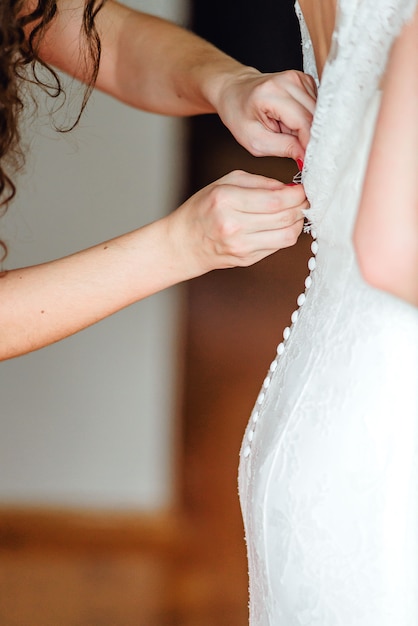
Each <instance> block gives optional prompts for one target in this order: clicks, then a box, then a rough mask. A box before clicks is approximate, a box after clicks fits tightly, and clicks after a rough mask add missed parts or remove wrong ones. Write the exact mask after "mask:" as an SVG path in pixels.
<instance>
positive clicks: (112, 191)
mask: <svg viewBox="0 0 418 626" xmlns="http://www.w3.org/2000/svg"><path fill="white" fill-rule="evenodd" d="M132 4H133V5H134V6H137V7H138V8H141V9H144V10H147V11H149V12H151V13H156V14H158V15H163V16H166V17H169V18H170V19H176V20H177V21H180V22H182V21H183V20H184V18H185V4H184V2H182V0H165V1H158V2H155V1H154V2H152V1H151V0H147V1H145V0H144V1H137V2H132ZM41 112H42V111H41ZM28 127H30V131H28V134H27V140H28V143H29V144H30V154H31V156H30V158H28V163H27V168H26V173H25V174H24V175H22V176H21V177H20V180H19V195H18V198H17V200H16V202H15V203H14V205H13V206H12V207H10V209H9V212H8V214H7V216H6V217H5V218H2V219H1V221H0V227H1V229H2V234H3V236H5V237H6V238H7V241H8V243H9V247H10V256H9V260H8V266H9V267H16V266H21V265H26V264H34V263H38V262H42V261H44V260H48V259H51V258H54V257H57V256H62V255H64V254H67V253H70V252H73V251H76V250H78V249H81V248H83V247H85V246H88V245H91V244H94V243H97V242H99V241H101V240H104V239H106V238H108V237H111V236H114V235H117V234H120V233H122V232H124V231H128V230H131V229H133V228H135V227H137V226H139V225H140V224H143V223H146V222H149V221H151V220H153V219H156V218H157V217H158V216H160V215H163V214H164V213H165V212H167V211H168V210H170V209H171V208H173V207H174V206H176V204H177V203H178V199H179V189H180V180H181V176H182V171H181V161H182V159H181V156H182V141H181V138H182V127H181V123H179V122H178V121H175V120H169V119H165V118H162V117H158V116H152V115H149V114H144V113H139V112H137V111H134V110H132V109H130V108H128V107H125V106H123V105H121V104H119V103H116V102H115V101H113V100H112V99H111V98H109V97H107V96H104V95H102V94H95V95H94V97H93V98H92V100H91V102H90V104H89V107H88V110H87V112H86V114H85V115H84V116H83V118H82V122H81V124H80V127H79V128H78V129H77V130H76V131H74V132H72V133H71V135H67V136H58V135H57V134H56V133H55V132H54V131H52V130H51V129H50V127H49V124H48V121H47V119H46V118H45V116H44V117H43V118H42V119H41V121H39V122H36V123H33V121H32V120H31V121H30V124H28ZM179 157H180V158H179ZM180 308H181V289H180V290H179V289H178V288H177V289H171V290H168V291H166V292H164V293H161V294H159V295H157V296H154V297H152V298H149V299H148V300H146V301H144V302H141V303H139V304H137V305H135V306H133V307H131V308H130V309H127V310H125V311H123V312H121V313H119V314H117V315H115V316H114V317H113V318H111V319H108V320H105V321H104V322H101V323H100V324H98V325H96V326H95V327H93V328H91V329H88V330H86V331H83V332H82V333H80V334H78V335H76V336H74V337H72V338H69V339H67V340H65V341H63V342H61V343H59V344H56V345H54V346H51V347H48V348H46V349H44V350H41V351H38V352H36V353H33V354H30V355H26V356H24V357H20V358H18V359H15V360H12V361H9V362H4V363H2V364H0V504H10V503H12V504H27V503H31V504H37V505H44V504H45V505H51V504H52V505H58V506H60V505H75V506H84V505H86V506H103V507H113V506H117V507H124V508H133V509H141V510H143V509H145V510H153V509H164V508H166V507H167V506H169V504H170V502H171V501H172V498H173V447H174V446H173V431H174V428H173V422H174V416H175V395H176V381H177V371H178V362H177V358H178V334H179V331H178V329H179V319H180Z"/></svg>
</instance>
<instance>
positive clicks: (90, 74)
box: [0, 0, 105, 261]
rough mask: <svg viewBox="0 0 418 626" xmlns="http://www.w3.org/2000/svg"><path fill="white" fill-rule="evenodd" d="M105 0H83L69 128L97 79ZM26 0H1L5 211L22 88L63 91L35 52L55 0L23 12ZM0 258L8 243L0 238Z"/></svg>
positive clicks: (0, 192)
mask: <svg viewBox="0 0 418 626" xmlns="http://www.w3.org/2000/svg"><path fill="white" fill-rule="evenodd" d="M104 2H105V0H85V6H84V14H83V21H82V27H81V43H80V48H81V50H80V51H81V52H82V53H83V54H84V59H85V64H86V70H87V75H86V78H85V83H86V88H85V91H84V95H83V99H82V102H81V106H80V109H79V112H78V115H77V116H76V119H75V121H74V122H73V123H71V124H70V125H69V126H68V127H67V128H61V129H59V130H61V131H64V132H66V131H68V130H71V129H72V128H74V126H76V124H77V123H78V121H79V119H80V116H81V114H82V112H83V110H84V108H85V106H86V104H87V101H88V99H89V96H90V93H91V91H92V89H93V87H94V84H95V82H96V78H97V74H98V71H99V64H100V53H101V46H100V38H99V35H98V32H97V30H96V27H95V17H96V15H97V13H98V11H99V10H100V9H101V7H102V6H103V4H104ZM26 4H27V3H26V2H25V0H0V207H1V210H2V211H3V212H4V211H5V210H6V208H7V205H8V203H9V202H10V200H11V199H12V198H13V197H14V195H15V193H16V187H15V184H14V182H13V180H12V178H11V174H10V173H9V168H10V170H11V171H12V172H13V171H16V169H17V168H18V167H19V166H21V165H22V164H23V161H24V157H23V153H22V150H21V149H20V133H19V118H20V114H21V113H22V111H23V108H24V100H23V93H22V87H23V85H24V84H25V83H27V82H30V83H35V84H37V85H39V86H40V87H41V88H43V89H44V90H46V91H47V92H48V94H49V95H51V96H52V97H54V98H58V97H59V96H61V95H62V94H63V89H62V86H61V83H60V79H59V77H58V75H57V73H56V72H55V70H54V69H53V68H52V67H50V66H48V65H47V64H46V63H45V62H43V61H42V60H41V59H40V57H39V48H40V44H41V42H42V38H43V36H44V34H45V32H46V31H47V29H48V27H49V26H50V24H51V22H52V21H53V20H54V18H55V17H56V15H57V14H58V11H59V0H34V2H33V5H32V10H31V11H30V12H29V13H28V12H27V11H25V6H26ZM40 66H42V67H43V68H44V69H46V70H47V77H48V78H47V79H45V78H44V77H43V78H41V76H40V74H39V72H38V71H37V70H38V68H39V67H40ZM0 248H1V250H0V261H2V260H3V259H4V258H5V256H6V254H7V248H6V245H5V244H4V242H2V241H0Z"/></svg>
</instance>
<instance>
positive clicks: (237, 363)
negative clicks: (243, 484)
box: [0, 141, 310, 626]
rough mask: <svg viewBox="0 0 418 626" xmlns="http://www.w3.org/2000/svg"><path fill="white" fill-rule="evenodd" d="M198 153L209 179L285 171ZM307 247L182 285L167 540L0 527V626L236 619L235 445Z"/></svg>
mask: <svg viewBox="0 0 418 626" xmlns="http://www.w3.org/2000/svg"><path fill="white" fill-rule="evenodd" d="M215 154H216V158H215ZM245 158H246V157H245ZM205 159H207V161H208V165H207V171H206V175H207V176H211V177H212V178H215V177H216V176H218V175H221V174H222V173H223V172H224V171H228V169H232V167H237V161H238V166H239V167H246V168H247V169H249V170H250V171H257V169H258V171H262V172H264V173H267V174H269V175H277V176H278V177H281V178H282V179H283V178H284V179H290V178H291V174H292V172H291V171H290V170H289V167H290V166H289V164H287V165H286V162H284V164H282V165H281V166H280V167H282V171H281V170H280V169H279V165H278V163H279V162H278V161H277V160H273V161H272V160H269V161H266V162H264V163H261V162H260V161H258V162H257V163H255V162H253V161H251V162H248V163H247V162H246V161H245V160H244V162H243V161H242V160H241V161H239V160H238V159H237V158H236V155H235V154H231V152H230V150H229V149H228V150H227V149H225V150H222V145H220V144H219V141H218V142H217V143H216V146H215V145H214V146H213V149H212V150H211V147H210V145H209V146H208V150H207V151H206V153H205V156H202V167H203V168H204V167H205V163H204V160H205ZM260 163H261V164H260ZM231 164H232V167H230V165H231ZM283 168H284V169H283ZM198 184H199V181H198ZM309 243H310V242H309V241H308V238H307V237H306V236H302V238H301V239H300V241H299V243H298V245H297V246H296V247H295V248H293V249H291V250H286V251H282V252H280V253H278V254H276V255H274V256H273V257H271V258H269V259H267V260H265V261H263V262H262V263H260V264H258V265H257V266H256V267H253V268H249V269H245V270H244V269H237V270H231V271H220V272H213V273H211V274H209V275H207V276H204V277H202V278H199V279H196V280H194V281H192V282H191V283H190V284H189V286H188V292H187V298H188V313H187V343H186V347H185V350H186V378H185V389H184V402H183V413H184V417H183V434H182V435H183V441H182V445H183V452H182V455H183V456H182V461H183V462H182V468H183V471H182V479H183V481H182V482H183V488H182V502H181V503H180V504H181V510H180V514H179V517H178V524H177V526H176V532H175V533H174V538H173V537H172V538H171V539H170V540H168V541H156V542H154V543H152V542H151V544H150V545H149V546H148V548H146V547H144V544H143V543H141V542H139V543H137V542H135V541H131V542H130V541H129V534H128V536H127V539H126V541H116V542H109V543H108V544H107V543H106V541H95V540H94V537H95V536H96V534H90V539H89V541H86V542H84V543H83V542H82V541H81V542H80V541H75V542H73V543H72V544H71V542H70V544H67V545H66V544H65V541H61V542H59V541H58V542H57V541H55V542H54V541H48V540H47V535H48V533H46V535H44V537H43V539H42V540H41V539H39V541H34V540H33V536H34V535H33V533H32V541H29V542H25V540H24V537H25V531H23V530H22V529H20V532H17V531H16V528H14V526H13V524H12V525H9V526H7V524H6V525H4V524H3V526H2V527H1V528H0V626H245V625H246V624H247V623H248V619H247V602H248V600H247V566H246V556H245V544H244V537H243V529H242V523H241V517H240V511H239V504H238V496H237V465H238V451H239V446H240V441H241V437H242V434H243V431H244V428H245V425H246V421H247V419H248V415H249V413H250V411H251V408H252V404H253V402H254V399H255V398H256V396H257V393H258V389H259V387H260V385H261V382H262V380H263V378H264V376H265V372H266V370H267V369H268V366H269V364H270V362H271V360H272V359H273V358H274V354H275V348H276V345H277V343H278V342H279V341H280V337H281V333H282V330H283V328H284V326H286V325H287V324H288V320H289V316H290V314H291V312H292V310H293V309H294V308H295V303H296V297H297V295H298V293H300V291H301V290H302V289H303V282H304V278H305V275H306V273H307V270H306V262H307V258H308V256H309ZM92 528H95V527H94V524H93V525H92ZM26 531H27V533H26V534H28V533H29V535H30V534H31V532H32V531H31V530H29V529H26ZM122 534H123V533H122ZM105 535H106V533H105Z"/></svg>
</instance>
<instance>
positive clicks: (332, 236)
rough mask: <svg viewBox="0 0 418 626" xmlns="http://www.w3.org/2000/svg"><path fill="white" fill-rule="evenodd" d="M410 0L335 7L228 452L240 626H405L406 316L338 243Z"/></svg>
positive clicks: (417, 466) (409, 527)
mask: <svg viewBox="0 0 418 626" xmlns="http://www.w3.org/2000/svg"><path fill="white" fill-rule="evenodd" d="M416 5H417V0H379V2H376V1H375V0H341V1H340V3H339V8H338V13H337V24H336V30H335V32H334V35H333V44H332V49H331V54H330V57H329V59H328V62H327V65H326V67H325V70H324V73H323V77H322V81H321V86H320V89H319V97H318V103H317V110H316V113H315V120H314V124H313V128H312V138H311V142H310V144H309V147H308V150H307V154H306V159H305V169H304V172H303V182H304V185H305V189H306V193H307V195H308V198H309V200H310V203H311V209H310V210H309V219H310V221H311V224H312V237H313V239H312V257H311V259H310V261H309V267H308V268H307V278H306V282H305V285H304V286H302V285H301V291H302V293H301V295H300V296H299V298H298V302H297V305H296V310H295V312H294V314H293V316H292V319H291V320H289V327H288V328H286V329H285V330H284V333H283V340H282V341H281V343H280V344H279V346H278V349H277V356H276V358H275V360H274V361H273V363H272V364H271V366H270V370H269V372H268V373H267V376H266V379H265V381H264V383H263V386H262V389H261V391H260V395H259V397H258V399H257V402H256V405H255V407H254V410H253V413H252V415H251V418H250V421H249V424H248V427H247V430H246V433H245V436H244V440H243V444H242V449H241V462H240V473H239V487H240V499H241V506H242V511H243V517H244V524H245V531H246V539H247V546H248V558H249V572H250V623H251V626H418V309H417V308H415V307H413V306H411V305H409V304H407V303H406V302H404V301H402V300H400V299H397V298H396V297H393V296H391V295H389V294H387V293H384V292H381V291H379V290H376V289H374V288H372V287H370V286H368V285H367V284H366V283H365V282H364V280H363V279H362V277H361V276H360V273H359V269H358V266H357V262H356V258H355V254H354V250H353V243H352V230H353V226H354V222H355V217H356V212H357V207H358V203H359V199H360V192H361V187H362V181H363V177H364V173H365V167H366V163H367V158H368V152H369V148H370V145H371V141H372V137H373V132H374V126H375V121H376V117H377V113H378V109H379V103H380V96H381V94H380V91H379V83H380V79H381V77H382V75H383V73H384V71H385V66H386V63H387V58H388V53H389V51H390V47H391V45H392V43H393V40H394V39H395V38H396V37H397V35H398V34H399V32H400V30H401V28H402V26H403V25H404V23H405V21H407V20H408V19H409V18H411V17H412V14H413V11H414V9H415V7H416ZM296 10H297V12H298V15H299V18H300V20H301V31H302V38H303V49H304V56H305V71H308V72H309V73H313V72H314V71H315V64H314V56H313V50H312V46H311V44H310V41H309V36H308V32H307V29H306V25H305V23H304V21H303V17H302V14H301V11H300V9H299V7H298V6H297V7H296ZM417 115H418V111H417ZM400 158H402V155H400ZM417 175H418V174H417ZM394 210H396V207H394Z"/></svg>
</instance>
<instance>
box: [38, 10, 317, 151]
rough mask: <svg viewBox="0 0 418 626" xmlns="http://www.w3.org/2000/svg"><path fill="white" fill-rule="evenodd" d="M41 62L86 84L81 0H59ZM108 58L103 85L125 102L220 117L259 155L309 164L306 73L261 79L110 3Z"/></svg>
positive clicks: (100, 24) (102, 29)
mask: <svg viewBox="0 0 418 626" xmlns="http://www.w3.org/2000/svg"><path fill="white" fill-rule="evenodd" d="M58 6H59V11H58V15H57V16H56V17H55V18H54V20H53V21H52V22H51V25H50V27H49V29H48V31H47V35H46V37H45V39H44V41H43V44H42V47H41V56H42V57H43V58H44V59H45V60H46V61H47V62H49V63H51V64H52V65H55V66H57V67H58V68H60V69H62V70H64V71H65V72H67V73H69V74H71V75H73V76H76V77H78V78H80V79H81V80H83V79H84V78H85V69H84V63H83V62H82V60H81V59H80V50H79V47H80V25H81V19H82V12H83V6H84V3H83V1H82V0H60V2H59V4H58ZM96 21H97V28H98V31H99V34H100V38H101V41H102V59H101V65H100V71H99V76H98V80H97V87H98V88H99V89H101V90H103V91H105V92H106V93H108V94H111V95H112V96H114V97H116V98H118V99H119V100H121V101H123V102H125V103H127V104H129V105H131V106H134V107H137V108H139V109H143V110H146V111H153V112H156V113H162V114H166V115H194V114H199V113H211V112H217V113H218V114H219V115H220V117H221V119H222V120H223V121H224V123H225V124H226V125H227V127H228V128H229V129H230V130H231V132H232V134H233V135H234V136H235V137H236V138H237V139H238V141H239V142H240V143H242V144H243V145H244V146H245V147H246V148H247V149H248V150H249V151H250V152H252V153H253V154H256V155H276V156H288V157H291V158H294V159H295V160H296V159H297V158H303V156H304V151H305V148H306V145H307V142H308V140H309V133H310V127H311V122H312V115H313V112H314V108H315V97H316V92H315V85H314V81H313V79H311V77H308V76H306V75H305V74H303V73H302V72H295V71H291V72H283V73H277V74H270V75H263V74H261V73H260V72H258V71H257V70H256V69H254V68H249V67H246V66H244V65H242V64H241V63H239V62H238V61H236V60H234V59H232V58H231V57H229V56H228V55H226V54H224V53H223V52H221V51H220V50H218V49H217V48H215V47H214V46H213V45H211V44H210V43H208V42H206V41H204V40H203V39H201V38H199V37H197V36H196V35H194V34H193V33H191V32H190V31H187V30H185V29H183V28H180V27H179V26H177V25H175V24H173V23H171V22H168V21H166V20H163V19H160V18H157V17H154V16H152V15H148V14H145V13H141V12H138V11H135V10H133V9H131V8H128V7H126V6H124V5H122V4H119V3H118V2H116V1H115V0H107V2H106V3H105V5H104V6H103V8H102V9H101V10H100V12H99V13H98V15H97V18H96Z"/></svg>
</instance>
